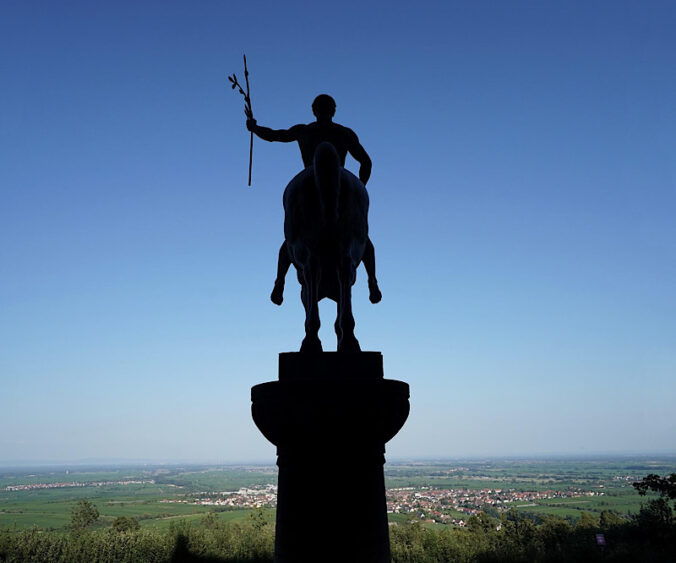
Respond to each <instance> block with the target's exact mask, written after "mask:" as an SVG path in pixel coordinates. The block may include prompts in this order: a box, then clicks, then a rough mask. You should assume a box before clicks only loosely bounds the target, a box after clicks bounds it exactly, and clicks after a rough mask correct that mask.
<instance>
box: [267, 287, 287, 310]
mask: <svg viewBox="0 0 676 563" xmlns="http://www.w3.org/2000/svg"><path fill="white" fill-rule="evenodd" d="M270 301H272V302H273V303H274V304H275V305H281V304H282V302H283V301H284V286H283V285H278V284H275V287H274V288H273V289H272V293H271V294H270Z"/></svg>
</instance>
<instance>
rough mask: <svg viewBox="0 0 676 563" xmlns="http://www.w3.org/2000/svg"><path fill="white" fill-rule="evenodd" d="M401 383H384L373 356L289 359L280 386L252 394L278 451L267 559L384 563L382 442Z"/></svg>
mask: <svg viewBox="0 0 676 563" xmlns="http://www.w3.org/2000/svg"><path fill="white" fill-rule="evenodd" d="M408 397H409V388H408V384H406V383H403V382H401V381H393V380H387V379H383V360H382V355H381V354H380V353H379V352H361V353H355V354H339V353H336V352H323V353H320V354H300V353H287V354H280V356H279V381H272V382H269V383H262V384H260V385H256V386H254V387H253V388H252V389H251V399H252V401H253V404H252V407H251V409H252V414H253V419H254V422H255V423H256V426H258V428H259V430H260V431H261V432H262V433H263V435H264V436H265V437H266V438H267V439H268V440H269V441H270V442H272V443H273V444H274V445H276V446H277V465H278V466H279V483H278V493H277V494H278V497H277V529H276V537H275V561H276V562H279V563H299V562H306V561H308V562H309V561H313V562H317V561H323V562H329V561H330V562H333V561H341V562H347V561H350V562H369V563H370V562H387V561H390V543H389V528H388V524H387V511H386V506H385V482H384V477H383V463H384V462H385V443H386V442H388V441H389V440H390V439H391V438H392V437H394V435H395V434H396V433H397V432H398V431H399V430H400V429H401V427H402V426H403V425H404V422H405V421H406V418H407V417H408V412H409V402H408Z"/></svg>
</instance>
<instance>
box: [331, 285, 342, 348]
mask: <svg viewBox="0 0 676 563" xmlns="http://www.w3.org/2000/svg"><path fill="white" fill-rule="evenodd" d="M333 328H334V330H335V331H336V340H337V341H338V344H340V341H341V340H342V338H343V329H342V328H340V296H338V299H336V322H335V323H334V324H333Z"/></svg>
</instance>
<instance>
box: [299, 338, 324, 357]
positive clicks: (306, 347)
mask: <svg viewBox="0 0 676 563" xmlns="http://www.w3.org/2000/svg"><path fill="white" fill-rule="evenodd" d="M300 351H301V352H302V353H303V354H316V353H318V352H322V351H323V350H322V341H321V340H319V338H308V337H307V336H306V337H305V338H303V343H302V344H301V345H300Z"/></svg>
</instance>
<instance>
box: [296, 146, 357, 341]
mask: <svg viewBox="0 0 676 563" xmlns="http://www.w3.org/2000/svg"><path fill="white" fill-rule="evenodd" d="M368 208H369V197H368V193H367V191H366V188H365V187H364V184H363V183H362V182H361V181H360V180H359V178H357V177H356V176H355V175H354V174H352V173H351V172H349V171H348V170H346V169H345V168H343V166H341V162H340V159H339V156H338V153H337V151H336V149H335V148H334V146H333V145H332V144H331V143H328V142H322V143H320V144H319V145H318V146H317V148H316V150H315V153H314V159H313V166H312V167H308V168H306V169H305V170H303V171H302V172H300V173H299V174H298V175H296V176H295V177H294V178H293V179H292V180H291V182H289V184H288V186H287V187H286V189H285V190H284V211H285V218H284V237H285V240H286V246H287V250H288V252H289V256H290V258H291V261H292V263H293V265H294V266H295V267H296V271H297V274H298V281H299V282H300V284H301V288H302V289H301V300H302V301H303V306H304V307H305V338H304V339H303V343H302V345H301V348H300V351H301V352H321V351H322V343H321V341H320V340H319V326H320V320H319V301H320V300H321V299H323V298H324V297H328V298H329V299H332V300H333V301H335V302H336V304H337V317H336V322H335V325H334V326H335V330H336V336H337V338H338V352H359V351H361V349H360V347H359V342H358V341H357V339H356V337H355V335H354V317H353V315H352V285H353V284H354V282H355V280H356V275H357V266H358V265H359V263H360V262H361V260H362V257H363V255H364V248H365V245H366V241H367V238H368Z"/></svg>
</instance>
